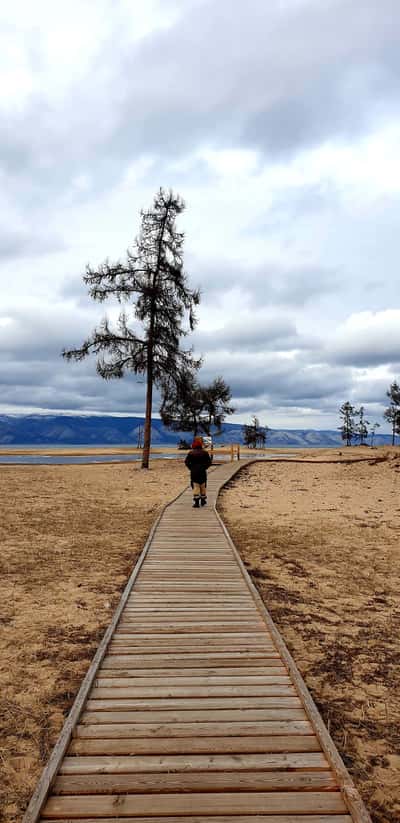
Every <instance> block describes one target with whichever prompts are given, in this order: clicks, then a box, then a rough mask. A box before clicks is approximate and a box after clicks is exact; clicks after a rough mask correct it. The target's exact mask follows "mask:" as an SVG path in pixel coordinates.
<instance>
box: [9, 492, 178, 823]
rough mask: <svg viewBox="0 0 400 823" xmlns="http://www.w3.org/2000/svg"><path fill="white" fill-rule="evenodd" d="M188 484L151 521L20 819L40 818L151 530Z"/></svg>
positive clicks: (27, 821)
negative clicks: (118, 598)
mask: <svg viewBox="0 0 400 823" xmlns="http://www.w3.org/2000/svg"><path fill="white" fill-rule="evenodd" d="M187 488H188V486H187V485H186V486H185V487H184V488H183V489H182V491H180V492H179V493H178V494H177V495H176V496H175V497H174V498H173V499H172V500H169V501H168V502H167V503H165V505H164V506H163V507H162V509H161V511H160V512H159V514H158V516H157V517H156V519H155V521H154V523H153V525H152V526H151V529H150V532H149V534H148V537H147V540H146V542H145V544H144V546H143V549H142V551H141V553H140V555H139V557H138V560H137V562H136V564H135V566H134V568H133V570H132V572H131V574H130V577H129V579H128V582H127V584H126V586H125V589H124V591H123V592H122V595H121V598H120V600H119V603H118V605H117V607H116V609H115V612H114V614H113V616H112V619H111V622H110V623H109V625H108V626H107V628H106V630H105V632H104V635H103V637H102V640H101V641H100V644H99V646H98V648H97V651H96V653H95V655H94V657H93V660H92V662H91V664H90V666H89V668H88V670H87V672H86V675H85V677H84V679H83V680H82V683H81V687H80V689H79V691H78V694H77V695H76V698H75V700H74V702H73V704H72V706H71V710H70V712H69V714H68V717H67V719H66V721H65V723H64V726H63V727H62V729H61V732H60V734H59V737H58V739H57V742H56V743H55V746H54V748H53V750H52V752H51V755H50V758H49V760H48V762H47V764H46V766H45V767H44V769H43V772H42V774H41V777H40V778H39V781H38V783H37V786H36V788H35V790H34V792H33V795H32V797H31V799H30V802H29V805H28V807H27V809H26V811H25V814H24V816H23V818H22V823H37V821H38V820H39V816H40V814H41V812H42V809H43V805H44V803H45V802H46V800H47V797H48V794H49V792H50V789H51V788H52V785H53V782H54V780H55V778H56V776H57V772H58V769H59V767H60V765H61V762H62V760H63V757H64V755H65V753H66V751H67V748H68V746H69V744H70V742H71V739H72V733H73V730H74V728H75V726H76V724H77V722H78V720H79V717H80V715H81V712H82V710H83V708H84V704H85V701H86V698H87V696H88V694H89V692H90V689H91V688H92V685H93V683H94V680H95V679H96V675H97V671H98V668H99V666H100V664H101V662H102V660H103V657H104V656H105V654H106V651H107V646H108V644H109V641H110V640H111V637H112V635H113V633H114V630H115V628H116V626H117V624H118V621H119V618H120V616H121V613H122V611H123V609H124V607H125V604H126V601H127V600H128V597H129V595H130V593H131V590H132V587H133V585H134V583H135V580H136V578H137V576H138V574H139V572H140V569H141V567H142V565H143V562H144V560H145V558H146V555H147V552H148V550H149V548H150V546H151V543H152V540H153V537H154V532H155V531H156V529H157V526H158V524H159V522H160V520H161V518H162V516H163V515H164V512H165V511H166V509H167V508H168V507H169V506H171V505H172V504H173V503H175V501H176V500H178V499H179V498H180V497H181V496H182V495H183V494H184V493H185V492H186V490H187Z"/></svg>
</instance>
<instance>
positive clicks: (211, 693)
mask: <svg viewBox="0 0 400 823" xmlns="http://www.w3.org/2000/svg"><path fill="white" fill-rule="evenodd" d="M277 679H278V680H279V679H280V680H284V681H285V682H284V683H271V684H265V683H264V684H260V685H259V686H255V685H251V684H250V685H249V684H248V683H245V684H243V685H238V686H226V685H222V686H215V685H209V686H193V685H183V686H176V685H170V686H168V685H165V684H164V685H163V686H154V685H153V686H147V687H146V686H137V685H135V686H129V685H128V686H126V685H125V683H126V681H122V684H121V683H119V682H117V683H115V682H114V681H112V680H108V681H107V687H106V688H104V687H102V686H101V684H99V686H98V687H95V688H94V689H92V691H91V693H90V700H91V702H93V700H109V699H110V698H112V699H115V697H117V698H118V699H121V698H131V699H133V698H136V699H138V698H141V699H142V700H146V698H147V699H149V698H157V699H161V698H172V697H175V698H178V697H185V698H190V697H193V698H201V700H204V699H206V698H210V697H224V698H227V697H229V698H239V697H241V698H246V700H247V699H248V698H249V697H261V696H262V697H264V698H267V697H268V699H270V700H276V699H277V698H281V699H283V698H285V699H286V700H288V699H289V698H290V699H292V696H293V695H294V694H295V691H294V689H293V686H291V685H290V680H289V678H277ZM97 682H98V683H99V681H97ZM134 682H136V681H134ZM296 700H298V698H297V697H296Z"/></svg>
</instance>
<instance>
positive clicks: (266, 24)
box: [0, 0, 400, 431]
mask: <svg viewBox="0 0 400 823" xmlns="http://www.w3.org/2000/svg"><path fill="white" fill-rule="evenodd" d="M0 37H1V48H0V164H1V165H0V173H1V189H0V272H1V275H0V276H1V298H0V388H1V394H0V412H2V413H8V412H18V413H21V412H28V411H29V412H31V411H44V410H50V411H56V410H57V411H61V410H62V411H69V412H74V413H79V412H106V413H110V412H118V413H133V414H142V413H143V411H144V403H143V396H144V386H143V383H138V382H137V380H135V379H134V378H127V379H124V380H122V381H115V382H111V383H109V382H106V381H104V380H102V379H101V378H100V377H98V376H97V374H96V370H95V362H94V361H93V360H87V361H85V362H84V363H82V364H75V363H67V362H65V361H63V360H62V358H61V357H60V352H61V350H62V348H64V347H66V348H69V347H74V346H77V345H79V344H80V343H81V342H82V341H83V339H84V338H85V337H86V336H87V334H88V333H89V332H90V331H91V330H92V329H93V328H94V326H95V325H96V324H97V322H98V321H99V320H100V319H101V317H102V316H103V314H104V311H106V310H107V309H106V307H104V306H102V305H99V304H96V303H93V301H91V300H90V299H89V298H88V296H87V292H86V288H85V286H84V284H83V282H82V274H83V273H84V270H85V265H86V263H88V262H90V263H91V264H93V265H96V264H97V263H99V262H101V261H102V260H103V259H104V258H105V257H107V256H109V257H110V258H111V259H117V258H119V257H123V256H124V254H125V250H126V248H127V247H128V246H129V245H130V244H131V243H132V241H133V239H134V237H135V235H136V234H137V231H138V229H139V211H140V208H143V207H147V206H149V205H150V204H151V202H152V198H153V195H154V193H155V191H156V190H157V189H158V187H159V186H160V185H162V186H164V187H166V188H168V187H172V188H173V189H174V190H175V191H177V192H178V193H179V194H180V195H181V196H182V197H183V198H184V199H185V201H186V204H187V210H186V212H185V214H184V215H183V216H182V218H181V222H180V227H181V228H182V229H184V230H185V232H186V245H185V249H186V252H185V264H186V269H187V272H188V275H189V278H190V283H191V285H192V286H193V287H195V286H200V288H201V291H202V303H201V308H200V312H199V325H198V329H197V331H196V332H195V334H194V335H193V343H194V345H195V349H196V352H197V353H199V354H202V355H203V356H204V367H203V370H202V379H204V381H206V380H208V379H212V378H213V377H215V376H216V375H219V374H221V375H222V376H223V377H224V378H225V379H226V380H227V382H228V383H229V384H230V386H231V389H232V394H233V398H234V400H233V402H234V405H235V407H236V409H237V413H236V415H235V416H234V417H233V418H231V421H232V422H243V421H246V420H247V419H248V418H249V417H250V415H251V414H254V413H256V414H257V415H258V416H259V417H260V419H261V421H262V422H263V423H265V424H268V425H269V426H271V427H275V428H276V427H286V428H309V427H310V428H319V429H324V428H335V427H337V425H338V408H339V406H340V404H341V403H342V402H343V401H345V400H350V401H352V402H354V403H356V404H360V403H362V404H364V405H365V407H366V409H367V413H368V417H369V419H370V420H371V422H373V421H375V420H377V421H378V422H380V423H381V424H383V421H382V411H383V408H384V407H385V405H386V398H385V392H386V389H387V388H388V386H389V384H390V382H391V381H392V380H393V379H395V378H397V379H399V378H400V276H399V263H398V257H399V251H398V245H399V237H400V163H399V155H400V92H399V89H400V4H399V2H398V0H268V2H267V1H266V0H247V2H246V3H240V2H234V0H218V2H216V0H161V1H160V2H157V0H146V2H143V0H137V2H136V0H69V2H68V3H67V2H54V0H36V2H34V3H33V2H31V0H13V2H12V3H5V4H3V5H2V10H1V11H0ZM155 410H156V409H155ZM382 430H383V431H385V430H386V429H385V427H384V426H383V427H382V429H381V431H382Z"/></svg>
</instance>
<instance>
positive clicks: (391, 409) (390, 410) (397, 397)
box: [383, 380, 400, 446]
mask: <svg viewBox="0 0 400 823" xmlns="http://www.w3.org/2000/svg"><path fill="white" fill-rule="evenodd" d="M386 397H389V399H390V405H389V406H388V407H387V409H385V411H384V413H383V417H384V419H385V420H386V421H387V422H388V423H390V425H391V427H392V446H394V444H395V436H396V434H400V386H399V384H398V383H397V381H396V380H394V381H393V383H392V384H391V385H390V387H389V389H388V391H387V392H386Z"/></svg>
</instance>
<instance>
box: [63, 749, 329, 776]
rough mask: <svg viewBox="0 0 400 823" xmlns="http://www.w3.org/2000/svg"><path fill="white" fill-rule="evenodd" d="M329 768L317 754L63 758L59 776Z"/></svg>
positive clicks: (326, 762)
mask: <svg viewBox="0 0 400 823" xmlns="http://www.w3.org/2000/svg"><path fill="white" fill-rule="evenodd" d="M287 769H303V770H308V771H311V770H320V769H329V763H328V761H327V759H326V757H325V756H324V755H323V754H322V753H321V752H300V753H299V752H296V753H295V754H293V753H285V754H282V753H275V754H273V753H270V754H264V753H263V754H235V755H230V754H218V755H215V754H214V755H212V756H210V755H199V754H186V755H158V756H151V755H148V756H147V757H146V756H143V755H142V756H140V755H137V756H132V755H130V756H126V755H125V756H124V755H121V756H119V757H117V756H114V757H113V756H109V757H106V756H103V757H101V756H99V757H93V756H92V757H82V756H80V757H79V756H76V757H70V756H69V757H65V758H64V760H63V763H62V765H61V768H60V774H136V773H142V772H144V773H151V774H153V773H158V772H170V773H173V772H180V771H182V770H183V771H185V772H205V771H206V772H208V771H210V772H220V771H223V772H229V771H230V772H234V771H253V770H254V771H258V772H260V771H278V770H287Z"/></svg>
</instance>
